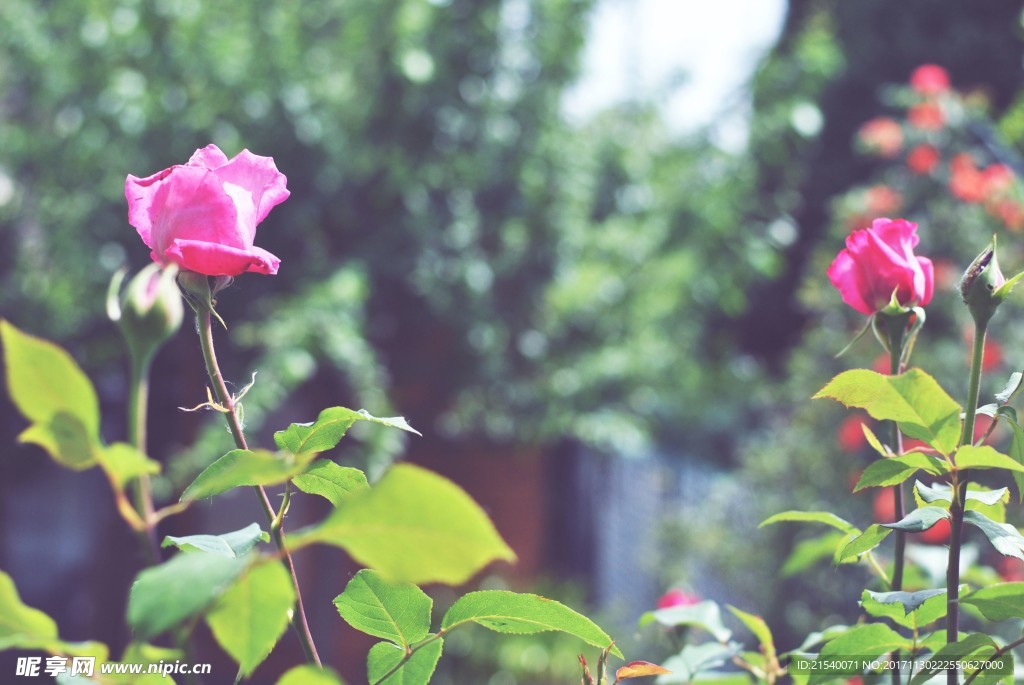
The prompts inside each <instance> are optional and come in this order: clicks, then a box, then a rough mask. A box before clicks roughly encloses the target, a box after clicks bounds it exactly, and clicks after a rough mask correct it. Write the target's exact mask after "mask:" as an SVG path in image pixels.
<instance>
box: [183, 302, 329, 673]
mask: <svg viewBox="0 0 1024 685" xmlns="http://www.w3.org/2000/svg"><path fill="white" fill-rule="evenodd" d="M196 326H197V328H198V331H199V344H200V346H201V347H202V349H203V361H204V362H205V363H206V372H207V373H208V374H209V376H210V382H211V383H212V384H213V392H214V394H215V396H216V398H217V402H219V403H220V404H221V406H223V407H224V409H226V410H227V411H226V412H225V414H224V415H225V417H226V418H227V422H228V428H229V430H230V431H231V436H232V437H233V438H234V439H235V446H236V447H238V449H242V450H247V449H249V446H248V444H247V443H246V441H245V434H244V433H243V432H242V424H241V422H240V421H239V420H238V412H237V410H236V405H235V399H234V397H232V396H231V393H230V392H228V388H227V385H226V384H225V383H224V376H223V374H221V371H220V366H219V365H218V364H217V355H216V353H215V352H214V349H213V326H212V325H211V320H210V310H209V309H207V308H204V307H199V308H198V309H197V310H196ZM253 489H254V490H255V491H256V495H257V498H258V499H259V503H260V507H261V508H262V509H263V513H264V515H265V516H266V517H267V522H268V524H270V526H271V537H272V538H273V540H274V544H275V545H276V546H277V549H278V551H279V553H280V555H281V560H282V561H283V562H284V565H285V568H287V569H288V574H289V576H290V577H291V580H292V587H293V588H294V589H295V613H294V615H293V616H292V628H294V629H295V632H296V634H297V635H298V637H299V642H300V643H301V645H302V651H303V652H304V653H305V655H306V661H308V662H309V663H311V664H315V665H316V666H318V667H322V666H323V664H321V663H320V655H319V654H317V651H316V644H314V642H313V635H312V633H310V631H309V623H308V622H307V621H306V609H305V607H304V606H303V604H302V593H301V591H300V589H299V578H298V576H297V575H296V573H295V564H294V562H293V561H292V557H291V554H290V553H289V552H288V548H287V546H286V545H285V538H284V529H283V527H281V526H275V525H274V523H275V520H276V519H277V513H276V512H275V511H274V507H273V505H271V503H270V498H269V497H267V491H266V490H265V489H264V488H263V486H261V485H257V486H255V488H253Z"/></svg>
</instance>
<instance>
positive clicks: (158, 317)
mask: <svg viewBox="0 0 1024 685" xmlns="http://www.w3.org/2000/svg"><path fill="white" fill-rule="evenodd" d="M177 271H178V270H177V267H174V266H173V265H172V266H169V267H164V268H161V266H160V265H159V264H150V265H149V266H147V267H145V268H144V269H142V271H140V272H139V273H138V274H136V275H135V277H134V278H133V279H131V281H129V282H128V286H127V287H126V288H125V290H124V294H123V296H120V297H119V296H118V290H120V286H121V281H122V279H123V273H119V274H118V275H116V276H115V277H114V279H113V280H112V281H111V283H110V290H109V291H108V293H107V315H108V316H109V317H110V319H111V320H112V321H114V322H116V323H117V324H118V326H119V327H120V328H121V333H122V334H123V335H124V339H125V341H126V342H127V343H128V350H129V352H130V353H131V356H132V360H133V362H135V363H137V364H144V363H146V362H148V360H149V359H151V358H152V356H153V355H154V354H155V353H156V351H157V350H158V349H159V348H160V346H161V345H163V344H164V343H165V342H166V341H167V340H168V339H169V338H170V337H171V336H172V335H174V334H175V333H176V332H177V331H178V329H179V328H180V327H181V321H182V319H183V318H184V315H185V311H184V307H183V306H182V304H181V296H180V295H179V293H178V289H177V287H175V284H174V279H175V277H176V276H177Z"/></svg>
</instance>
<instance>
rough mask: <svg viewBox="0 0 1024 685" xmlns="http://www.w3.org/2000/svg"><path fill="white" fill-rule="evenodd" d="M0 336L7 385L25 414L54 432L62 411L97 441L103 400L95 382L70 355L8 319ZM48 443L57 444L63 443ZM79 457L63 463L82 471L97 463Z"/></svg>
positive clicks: (36, 436)
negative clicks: (27, 332) (101, 400)
mask: <svg viewBox="0 0 1024 685" xmlns="http://www.w3.org/2000/svg"><path fill="white" fill-rule="evenodd" d="M0 340H2V341H3V347H4V362H5V367H6V369H7V389H8V391H9V393H10V396H11V401H13V402H14V405H15V406H16V407H17V408H18V410H19V411H20V412H21V413H22V415H23V416H24V417H25V418H26V419H28V420H29V421H30V422H32V423H33V424H39V425H40V426H43V427H48V429H49V430H51V431H52V430H53V429H54V428H55V426H54V424H53V422H54V418H55V417H56V416H58V415H62V416H64V417H65V419H63V420H62V421H61V423H64V424H69V425H74V426H76V429H80V431H81V433H82V435H83V436H84V439H85V440H86V443H87V444H89V445H98V444H99V430H100V409H99V400H97V398H96V391H95V390H94V389H93V385H92V382H91V381H90V380H89V378H88V377H87V376H86V375H85V373H83V372H82V369H81V368H79V366H78V364H76V363H75V360H74V359H72V358H71V355H69V354H68V353H67V352H66V351H64V350H63V349H62V348H60V347H58V346H57V345H55V344H53V343H51V342H48V341H46V340H42V339H40V338H36V337H35V336H31V335H28V334H26V333H23V332H22V331H20V330H18V329H17V328H15V327H14V326H12V325H11V324H10V323H9V322H7V321H6V320H0ZM44 430H47V429H44V428H39V429H37V430H36V431H35V432H33V433H29V434H28V435H29V437H30V438H32V441H33V442H35V441H36V440H37V439H40V435H41V433H42V432H43V431H44ZM24 435H25V434H23V436H24ZM48 444H49V445H50V446H51V447H53V446H55V445H57V444H58V442H57V441H51V442H50V443H48ZM44 446H45V445H44ZM48 451H49V450H48ZM80 456H81V455H80V454H74V455H62V456H61V458H59V459H58V461H61V462H62V463H64V465H65V466H71V467H72V468H79V469H80V468H88V467H89V466H91V465H92V462H91V461H89V460H84V461H83V460H80V459H79V457H80ZM55 458H57V457H56V456H55ZM65 460H66V461H65Z"/></svg>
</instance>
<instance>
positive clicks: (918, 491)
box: [914, 481, 1010, 523]
mask: <svg viewBox="0 0 1024 685" xmlns="http://www.w3.org/2000/svg"><path fill="white" fill-rule="evenodd" d="M914 492H915V495H916V497H915V499H917V500H918V501H920V502H923V503H927V504H932V503H933V502H938V503H939V506H941V507H943V508H945V509H948V508H949V505H950V504H951V503H952V501H953V488H952V487H951V486H950V485H949V484H947V483H936V484H934V485H925V484H924V483H922V482H921V481H917V482H916V483H914ZM1009 498H1010V491H1009V490H1008V489H1007V488H999V489H998V490H989V489H987V488H984V487H982V486H974V487H972V488H970V489H969V490H968V491H967V496H966V498H965V499H966V500H967V509H968V510H970V511H980V512H982V513H984V514H985V515H986V516H988V517H989V518H990V519H992V520H994V521H998V522H1000V523H1002V522H1004V521H1006V506H1005V503H1006V502H1007V501H1008V500H1009Z"/></svg>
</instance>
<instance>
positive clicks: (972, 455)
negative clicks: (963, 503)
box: [954, 445, 1024, 473]
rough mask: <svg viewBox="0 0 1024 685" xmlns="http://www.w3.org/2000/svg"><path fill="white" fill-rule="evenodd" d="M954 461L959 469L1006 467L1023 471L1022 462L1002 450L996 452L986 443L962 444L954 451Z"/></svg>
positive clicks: (1023, 465) (1010, 469) (1008, 469)
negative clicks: (978, 445) (975, 445)
mask: <svg viewBox="0 0 1024 685" xmlns="http://www.w3.org/2000/svg"><path fill="white" fill-rule="evenodd" d="M954 463H955V464H956V466H957V468H959V469H1006V470H1007V471H1016V472H1018V473H1024V464H1020V463H1018V462H1017V461H1015V460H1014V459H1012V458H1011V457H1009V456H1008V455H1005V454H1003V453H1002V452H997V451H996V450H994V449H992V448H991V447H989V446H988V445H982V446H981V447H974V446H973V445H964V446H963V447H961V448H960V449H958V450H957V451H956V456H955V457H954Z"/></svg>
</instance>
